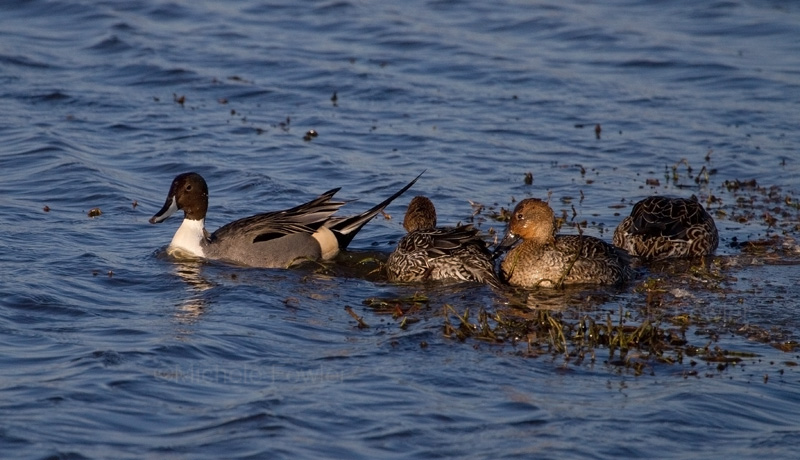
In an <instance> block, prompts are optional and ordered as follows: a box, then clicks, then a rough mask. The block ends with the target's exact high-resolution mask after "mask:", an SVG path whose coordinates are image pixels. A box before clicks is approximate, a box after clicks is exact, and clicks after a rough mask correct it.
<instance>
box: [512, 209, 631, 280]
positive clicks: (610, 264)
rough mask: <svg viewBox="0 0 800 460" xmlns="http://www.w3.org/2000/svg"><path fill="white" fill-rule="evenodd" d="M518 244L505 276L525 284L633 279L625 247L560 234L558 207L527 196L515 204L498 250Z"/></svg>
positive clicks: (588, 238)
mask: <svg viewBox="0 0 800 460" xmlns="http://www.w3.org/2000/svg"><path fill="white" fill-rule="evenodd" d="M518 239H522V242H521V243H519V244H518V245H517V246H515V247H513V248H512V249H511V250H510V251H509V252H508V254H507V255H506V257H505V259H503V262H502V264H501V277H502V279H503V280H505V281H507V282H508V283H509V284H511V285H514V286H522V287H537V286H542V287H558V286H563V285H568V284H620V283H623V282H625V281H628V280H630V279H631V278H633V275H634V272H633V270H632V269H631V268H630V265H629V257H628V255H627V254H626V253H625V251H623V250H620V249H619V248H616V247H614V246H612V245H610V244H608V243H606V242H605V241H603V240H601V239H598V238H595V237H592V236H586V235H556V233H555V216H554V215H553V210H552V209H551V208H550V206H549V205H548V204H547V203H545V202H544V201H541V200H538V199H535V198H528V199H525V200H522V201H520V202H519V204H517V206H516V207H515V208H514V211H513V213H512V214H511V221H510V222H509V225H508V231H507V233H506V236H505V238H503V241H502V242H501V243H500V245H499V247H498V248H499V249H503V248H506V247H510V246H512V245H513V244H514V243H515V242H516V241H517V240H518Z"/></svg>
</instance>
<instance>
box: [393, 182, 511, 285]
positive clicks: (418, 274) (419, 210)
mask: <svg viewBox="0 0 800 460" xmlns="http://www.w3.org/2000/svg"><path fill="white" fill-rule="evenodd" d="M403 227H404V228H405V229H406V231H407V232H408V233H407V234H406V235H405V236H403V237H402V238H401V239H400V241H399V242H398V243H397V248H396V249H395V250H394V252H392V254H391V255H390V256H389V259H388V260H387V261H386V272H387V275H388V278H389V281H400V282H421V281H428V280H432V281H433V280H436V281H475V282H479V283H489V284H491V285H493V286H499V282H498V280H497V276H496V275H495V273H494V264H493V262H492V256H491V253H490V252H489V250H488V248H487V246H486V242H485V241H484V240H483V239H482V238H481V237H480V234H479V231H478V230H477V229H475V228H473V227H472V226H471V225H464V226H459V227H449V228H443V227H436V208H435V207H434V206H433V202H431V200H430V199H429V198H427V197H425V196H416V197H414V198H413V199H412V200H411V202H410V203H409V204H408V209H407V210H406V215H405V218H404V219H403Z"/></svg>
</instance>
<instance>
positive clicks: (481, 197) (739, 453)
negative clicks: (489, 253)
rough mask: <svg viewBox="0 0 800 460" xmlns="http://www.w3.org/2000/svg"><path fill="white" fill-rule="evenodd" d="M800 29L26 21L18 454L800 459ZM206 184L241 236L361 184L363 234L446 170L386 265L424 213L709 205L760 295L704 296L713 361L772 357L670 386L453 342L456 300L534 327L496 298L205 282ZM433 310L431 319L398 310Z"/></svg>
mask: <svg viewBox="0 0 800 460" xmlns="http://www.w3.org/2000/svg"><path fill="white" fill-rule="evenodd" d="M798 24H800V6H798V5H796V4H795V3H794V2H789V1H769V2H756V1H744V0H741V1H717V2H693V1H675V2H663V1H657V2H653V1H643V0H627V1H609V2H581V1H566V2H564V1H551V2H550V1H545V2H535V3H532V2H525V1H513V0H506V1H500V2H479V1H474V0H468V1H418V0H412V1H408V2H360V1H331V2H313V3H298V2H283V3H278V4H273V3H266V2H261V1H257V0H245V1H240V2H213V1H194V2H158V1H154V0H140V1H132V2H117V1H105V2H96V1H92V2H88V1H77V0H54V1H39V0H32V1H6V2H2V3H0V108H2V110H3V116H2V117H1V118H0V229H2V236H0V274H1V275H2V276H0V457H2V458H75V459H83V458H186V459H197V458H215V459H216V458H365V459H366V458H369V459H372V458H433V457H458V458H489V457H491V458H513V457H517V458H604V457H626V458H652V457H653V456H658V457H671V458H687V457H703V458H730V457H732V456H735V457H738V458H742V457H764V456H769V457H770V458H794V457H795V456H796V450H797V447H798V441H797V439H798V435H799V434H800V428H799V427H800V418H798V416H797V413H798V412H799V411H800V378H798V370H797V367H795V363H796V362H798V360H800V356H798V353H797V352H796V351H794V352H792V351H788V352H787V351H780V350H779V349H777V348H775V347H774V346H773V345H774V344H775V343H776V342H778V343H779V342H791V341H796V340H797V337H798V333H800V322H799V321H798V319H797V318H798V315H797V312H798V305H797V303H796V300H795V299H797V298H798V295H800V288H798V286H797V280H798V279H800V271H798V259H800V255H798V250H797V245H796V243H795V241H796V240H797V238H798V237H800V235H799V234H800V229H799V228H798V222H800V218H799V217H798V208H797V206H796V203H797V202H798V200H800V184H798V180H797V178H798V177H800V162H799V161H798V155H797V146H798V145H800V129H798V116H797V115H798V113H800V28H798V27H797V25H798ZM334 94H335V95H336V98H335V101H334V100H332V97H333V95H334ZM598 124H599V125H600V126H601V134H600V137H599V139H598V138H597V137H596V136H595V125H598ZM311 129H313V130H316V131H317V132H318V133H319V136H318V137H316V138H313V139H311V140H310V141H306V140H303V136H304V134H305V133H306V132H307V131H309V130H311ZM687 166H688V167H687ZM673 167H675V169H674V171H675V173H673ZM190 170H194V171H197V172H200V173H201V174H203V176H204V177H205V178H206V180H207V181H208V182H209V186H210V189H211V207H210V211H209V218H208V220H207V225H208V226H209V228H210V229H211V230H213V229H215V228H217V227H218V226H220V225H222V224H224V223H226V222H229V221H231V220H233V219H236V218H239V217H244V216H246V215H249V214H252V213H255V212H261V211H267V210H275V209H281V208H284V207H288V206H291V205H295V204H298V203H299V202H301V201H304V200H307V199H310V198H313V197H315V196H316V195H317V194H319V193H321V192H323V191H325V190H328V189H330V188H332V187H339V186H341V187H342V191H341V192H339V196H340V197H342V198H344V199H348V200H356V201H354V202H352V203H349V204H348V205H347V206H345V208H344V209H345V210H346V212H345V213H347V212H350V213H356V212H360V211H362V210H364V209H367V208H368V207H370V206H372V205H373V204H375V203H377V202H379V201H381V200H382V199H383V198H384V197H386V196H388V195H390V194H391V193H392V192H394V191H395V190H396V189H398V188H400V187H401V186H402V185H403V184H405V183H406V182H408V181H409V180H410V179H411V178H413V177H415V176H416V175H417V174H419V173H420V172H421V171H423V170H425V171H426V172H425V174H424V175H423V177H422V178H421V179H420V181H419V182H418V183H417V184H416V185H415V186H414V188H413V189H412V191H410V192H409V194H408V195H407V196H404V197H401V198H400V199H398V200H397V202H396V203H394V204H392V205H391V206H390V207H389V208H388V209H387V213H388V215H390V216H391V219H388V218H384V217H379V218H378V219H376V220H375V221H373V222H371V223H370V224H368V225H367V226H366V227H365V228H364V230H363V231H362V232H361V233H359V235H358V236H357V237H356V239H355V240H354V242H353V244H352V246H351V248H352V250H353V257H354V258H355V259H358V258H359V256H360V255H366V256H374V255H376V254H377V255H381V254H383V255H385V254H388V252H389V251H391V249H392V247H393V244H394V242H396V240H397V238H399V236H400V235H402V232H403V230H402V227H401V225H400V223H401V221H402V218H401V217H402V214H403V211H404V209H405V208H404V205H405V203H407V200H408V199H409V198H410V196H412V195H413V194H426V195H428V196H430V197H431V198H432V199H433V200H434V202H435V203H436V205H437V210H438V213H439V220H440V222H441V223H443V224H455V223H456V222H459V221H460V222H467V221H474V222H475V223H476V224H477V225H478V226H480V228H481V229H483V230H484V231H487V232H490V231H497V232H502V230H503V224H502V223H499V222H496V221H495V220H493V219H491V218H490V216H491V214H492V213H493V212H497V211H498V210H499V209H500V208H501V207H504V208H509V207H511V206H513V202H514V200H518V199H520V198H522V197H526V196H536V197H540V198H547V197H548V196H550V200H551V203H552V204H553V206H554V208H555V209H556V212H557V213H558V214H559V215H561V214H562V213H564V214H565V215H566V216H567V218H568V225H567V226H566V227H565V228H564V231H567V232H569V231H574V229H573V228H572V227H571V226H572V224H574V223H576V222H577V223H581V225H582V227H583V231H585V232H586V233H588V234H592V235H595V236H600V237H602V238H606V239H608V240H610V238H611V232H612V231H613V228H614V227H615V226H616V224H617V223H618V222H619V220H620V219H621V218H622V216H623V215H624V214H626V213H627V212H628V210H629V208H630V205H631V202H632V201H635V200H636V199H639V198H641V197H644V196H647V195H649V194H653V193H658V194H672V195H680V196H689V195H691V194H696V195H698V196H699V197H700V198H701V199H702V200H704V202H708V201H712V204H711V205H710V206H709V208H710V209H711V210H712V213H713V214H714V215H715V217H716V219H717V225H718V227H719V229H720V233H721V244H720V249H719V251H718V254H719V255H720V257H721V259H720V261H719V262H718V264H719V265H720V266H722V267H725V277H726V278H725V281H723V282H722V283H721V287H719V288H715V289H703V288H702V287H700V288H698V282H696V280H694V279H692V278H691V277H689V278H688V280H687V281H686V282H685V283H683V284H680V285H679V287H678V288H675V289H674V290H673V291H671V293H672V294H674V297H675V298H676V299H684V301H685V302H684V303H683V304H682V306H681V307H679V308H677V311H678V312H680V313H687V314H690V315H692V316H695V317H699V318H712V319H714V321H716V323H713V324H712V326H714V325H715V324H716V325H722V326H721V327H719V328H718V330H721V331H723V332H724V333H721V334H716V335H715V334H713V333H708V331H707V328H706V326H704V325H703V324H700V325H698V326H694V327H692V328H690V329H689V330H688V332H687V338H688V339H689V340H690V341H691V342H692V343H693V344H695V345H696V346H699V347H703V346H705V345H706V344H707V343H709V342H711V343H713V345H712V346H715V345H716V346H720V347H722V348H724V349H727V350H734V351H736V352H740V353H743V354H746V356H747V358H745V359H744V360H743V361H742V362H741V363H740V364H737V365H734V366H728V367H726V368H724V369H721V368H718V367H717V365H716V363H705V362H703V361H701V360H698V362H697V363H696V364H694V365H692V364H690V363H689V360H688V359H687V360H684V361H683V362H680V363H675V364H669V363H663V362H656V361H650V362H647V365H646V371H645V372H643V373H641V374H639V373H638V372H634V371H633V370H631V369H630V368H628V367H625V366H618V365H614V364H613V363H609V362H608V359H607V358H608V356H607V355H608V352H607V351H606V350H603V349H598V350H597V351H596V354H597V358H596V360H594V361H593V362H591V361H590V360H585V361H582V362H577V361H576V360H566V361H565V360H564V359H563V356H561V355H560V354H559V353H557V352H553V353H541V354H531V353H528V352H527V351H526V345H525V344H524V340H522V341H520V342H512V341H505V342H503V343H499V344H494V343H487V342H484V341H480V340H477V339H467V340H466V341H463V342H462V341H459V340H455V339H452V338H449V337H446V336H445V335H444V334H443V330H444V328H443V326H444V323H445V318H444V317H443V315H442V311H443V310H444V309H445V306H451V307H453V308H454V310H455V311H458V312H463V311H464V310H467V309H468V310H469V311H471V312H472V314H473V315H475V312H477V311H478V310H479V309H486V310H488V311H499V310H503V309H507V308H509V307H508V306H507V303H508V299H507V298H506V297H505V296H503V295H499V294H498V293H496V292H493V291H492V290H491V289H489V288H487V287H483V286H473V285H466V286H456V287H452V286H451V287H447V286H417V287H415V286H397V285H392V284H389V283H387V282H385V281H383V280H382V279H381V277H380V276H378V275H376V274H375V273H371V272H370V269H371V268H370V267H367V268H352V267H348V266H346V265H347V264H346V263H345V262H341V263H342V264H343V265H344V266H328V267H319V268H318V269H300V270H290V271H281V270H255V269H242V268H236V267H231V266H226V265H224V264H191V263H180V262H177V261H174V260H172V259H170V258H169V257H167V256H165V254H164V251H163V249H164V247H165V245H166V244H167V243H168V242H169V240H170V238H171V237H172V234H173V233H174V231H175V229H176V228H177V226H178V221H179V219H175V218H173V219H171V220H168V221H167V222H165V223H163V224H161V225H158V226H153V225H149V224H148V223H147V220H148V218H149V217H150V216H152V215H153V214H154V213H155V212H156V211H157V210H158V209H159V208H160V206H161V205H162V204H163V200H164V197H165V195H166V192H167V189H168V187H169V183H170V181H171V180H172V178H173V177H174V176H175V175H176V174H178V173H181V172H186V171H190ZM690 170H691V171H690ZM526 172H531V173H532V176H533V183H532V184H531V185H526V184H525V183H524V180H523V179H524V174H525V173H526ZM753 179H754V180H755V181H756V183H757V187H744V188H742V189H740V190H732V189H731V187H729V186H726V185H725V184H726V181H729V182H728V184H730V183H731V182H733V181H737V180H738V181H741V182H745V181H750V180H753ZM711 198H713V200H711ZM470 201H471V202H473V203H479V204H482V205H484V208H483V210H482V212H480V213H478V214H477V215H476V216H475V217H473V212H474V209H475V208H473V206H471V204H470ZM793 204H794V205H793ZM93 208H99V210H100V211H101V212H102V214H101V215H100V216H98V217H94V218H91V217H89V216H88V213H89V211H90V210H91V209H93ZM765 213H769V215H770V216H772V217H775V218H776V219H777V221H776V222H775V223H774V224H773V225H769V222H768V219H767V218H766V217H765ZM573 216H574V217H573ZM770 237H778V238H780V239H781V241H782V243H781V246H780V250H779V251H774V252H775V253H773V252H769V253H768V254H767V255H764V254H763V253H758V252H757V253H754V254H753V253H747V252H743V251H742V250H741V249H740V247H739V245H738V244H737V243H739V242H741V241H745V240H764V239H767V238H770ZM656 275H658V274H656ZM659 276H660V275H659ZM700 285H702V283H700ZM414 294H418V295H424V296H426V297H427V299H428V302H427V303H425V304H424V305H423V306H422V307H421V308H420V309H419V310H418V311H416V313H414V314H413V315H412V314H409V317H410V318H412V319H413V320H414V321H410V322H409V323H408V324H401V319H394V318H393V317H392V316H391V315H389V314H383V313H381V312H379V311H377V310H375V309H373V308H369V307H367V306H365V300H366V299H370V298H387V299H397V298H404V297H408V296H411V295H414ZM572 299H573V300H566V301H560V302H557V303H560V305H559V307H558V308H560V309H561V310H562V311H563V313H564V315H566V316H567V317H570V316H573V317H574V316H576V315H579V314H581V313H582V312H583V311H584V310H582V309H583V308H585V307H583V306H580V305H578V303H577V302H575V301H574V298H572ZM686 299H688V301H687V300H686ZM645 303H646V300H645V295H644V294H642V293H641V291H638V290H636V289H634V287H630V288H627V289H624V290H622V291H621V292H617V291H615V292H611V293H608V294H607V295H605V296H603V297H602V300H601V302H600V304H599V305H598V304H593V305H592V307H591V309H593V311H595V312H601V313H602V314H605V313H614V314H617V313H618V312H619V311H621V310H624V311H630V312H633V313H632V315H633V317H636V316H637V315H638V314H639V313H641V312H642V311H643V310H644V307H643V306H644V305H645ZM535 304H536V301H533V302H532V303H531V306H532V307H533V306H535ZM345 307H351V308H352V311H353V312H354V313H355V314H357V315H358V316H361V317H362V318H363V320H364V322H365V323H366V324H368V325H369V326H370V327H369V328H358V327H357V322H356V321H355V319H354V318H353V317H352V316H351V315H350V314H349V313H348V312H347V311H346V309H345ZM663 308H664V310H663V311H664V312H668V313H674V312H675V308H673V307H672V306H671V305H665V306H664V307H663ZM653 314H661V313H658V312H656V313H653ZM451 320H452V318H451ZM728 320H731V324H733V325H735V326H731V327H730V328H728V327H725V324H727V323H726V321H728ZM744 326H746V328H743V327H744ZM751 330H752V331H757V330H762V331H770V333H771V334H773V335H774V336H776V337H779V338H780V339H779V340H778V339H772V340H759V339H758V337H757V336H756V335H755V333H752V334H751V333H749V332H748V331H751Z"/></svg>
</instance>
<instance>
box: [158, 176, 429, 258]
mask: <svg viewBox="0 0 800 460" xmlns="http://www.w3.org/2000/svg"><path fill="white" fill-rule="evenodd" d="M420 176H421V174H420ZM417 179H419V176H417V177H416V178H415V179H414V180H412V181H411V182H410V183H409V184H408V185H406V186H405V187H403V188H402V189H400V190H399V191H398V192H397V193H395V194H394V195H392V196H390V197H389V198H387V199H386V200H384V201H382V202H381V203H379V204H378V205H377V206H375V207H373V208H372V209H370V210H368V211H365V212H364V213H362V214H358V215H356V216H352V217H334V216H333V214H334V213H335V212H336V211H337V210H338V209H339V208H340V207H342V206H343V205H344V204H345V202H344V201H332V199H333V195H334V194H335V193H336V192H337V191H339V189H338V188H335V189H333V190H330V191H328V192H325V193H323V194H322V195H320V196H319V197H318V198H316V199H314V200H311V201H309V202H308V203H304V204H301V205H299V206H295V207H294V208H291V209H286V210H283V211H274V212H267V213H263V214H256V215H254V216H250V217H246V218H244V219H240V220H237V221H235V222H231V223H229V224H227V225H225V226H223V227H220V228H219V229H218V230H217V231H215V232H214V233H212V234H209V233H208V232H207V231H206V229H205V225H204V223H205V218H206V211H207V210H208V186H207V185H206V181H205V180H204V179H203V177H202V176H200V174H197V173H193V172H190V173H185V174H180V175H178V176H177V177H175V179H174V180H173V181H172V186H171V187H170V189H169V194H168V195H167V201H166V203H164V207H163V208H161V210H160V211H158V213H156V215H154V216H153V217H152V218H151V219H150V223H151V224H155V223H159V222H162V221H163V220H165V219H166V218H167V217H169V216H170V215H172V214H173V213H175V212H176V211H177V210H179V209H182V210H183V212H184V219H183V223H182V224H181V226H180V228H178V231H177V232H176V233H175V236H174V237H173V238H172V242H171V243H170V245H169V248H168V251H169V252H170V253H177V254H178V255H184V256H190V257H201V258H206V259H218V260H224V261H228V262H233V263H236V264H240V265H248V266H252V267H265V268H281V267H289V266H291V265H292V264H293V263H294V262H299V261H301V260H307V259H310V260H327V259H331V258H333V257H335V256H336V255H337V254H338V253H339V250H341V249H344V248H346V247H347V245H348V244H349V243H350V241H351V240H352V239H353V237H354V236H355V235H356V233H358V231H359V230H361V228H362V227H363V226H364V224H366V223H367V222H369V221H370V220H371V219H372V218H373V217H375V216H376V215H377V214H378V213H379V212H381V211H382V210H383V209H384V208H385V207H386V206H387V205H388V204H389V203H391V202H392V200H394V199H395V198H397V197H398V196H400V195H402V194H403V192H405V191H406V190H408V189H409V188H410V187H411V186H412V185H414V183H415V182H416V181H417Z"/></svg>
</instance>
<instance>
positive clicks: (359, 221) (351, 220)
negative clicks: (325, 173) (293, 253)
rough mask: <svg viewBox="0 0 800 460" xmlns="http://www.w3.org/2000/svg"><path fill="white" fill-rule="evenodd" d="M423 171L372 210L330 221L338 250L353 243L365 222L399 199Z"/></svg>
mask: <svg viewBox="0 0 800 460" xmlns="http://www.w3.org/2000/svg"><path fill="white" fill-rule="evenodd" d="M423 174H425V171H422V172H421V173H420V174H419V176H417V177H415V178H414V180H412V181H411V182H409V183H408V185H406V186H405V187H403V188H401V189H400V190H398V191H397V192H396V193H395V194H394V195H392V196H390V197H389V198H387V199H385V200H383V201H381V202H380V203H378V204H377V205H376V206H375V207H373V208H372V209H370V210H368V211H365V212H363V213H361V214H358V215H356V216H352V217H345V218H341V219H332V220H331V221H330V222H331V224H330V225H329V228H330V229H331V230H332V231H333V234H334V235H336V240H337V241H338V242H339V249H345V248H347V245H349V244H350V242H351V241H353V237H355V236H356V233H358V231H359V230H361V227H363V226H364V225H365V224H366V223H367V222H369V221H370V220H372V218H373V217H375V216H377V215H378V213H379V212H381V211H383V209H384V208H386V206H388V205H389V203H391V202H392V201H394V199H395V198H397V197H399V196H400V195H402V194H403V193H405V191H406V190H408V189H410V188H411V186H412V185H414V183H415V182H417V179H419V178H420V177H421V176H422V175H423Z"/></svg>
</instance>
